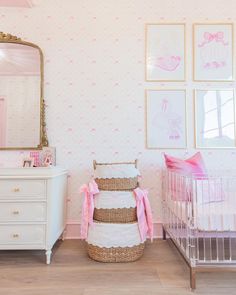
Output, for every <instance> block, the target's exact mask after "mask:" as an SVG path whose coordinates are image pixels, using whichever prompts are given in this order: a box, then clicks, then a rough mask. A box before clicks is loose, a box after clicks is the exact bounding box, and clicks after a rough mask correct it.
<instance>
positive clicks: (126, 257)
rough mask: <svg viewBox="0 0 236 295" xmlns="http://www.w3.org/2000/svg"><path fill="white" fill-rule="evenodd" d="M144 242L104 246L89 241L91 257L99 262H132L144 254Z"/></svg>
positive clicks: (88, 249)
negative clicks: (130, 244) (123, 245)
mask: <svg viewBox="0 0 236 295" xmlns="http://www.w3.org/2000/svg"><path fill="white" fill-rule="evenodd" d="M143 250H144V243H142V244H139V245H136V246H133V247H112V248H104V247H98V246H94V245H91V244H88V243H87V251H88V255H89V257H90V258H92V259H93V260H96V261H99V262H132V261H136V260H138V259H139V258H140V257H141V256H142V255H143Z"/></svg>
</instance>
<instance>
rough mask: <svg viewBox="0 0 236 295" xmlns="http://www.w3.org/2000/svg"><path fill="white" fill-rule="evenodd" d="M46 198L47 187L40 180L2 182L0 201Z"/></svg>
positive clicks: (0, 183) (0, 185) (0, 184)
mask: <svg viewBox="0 0 236 295" xmlns="http://www.w3.org/2000/svg"><path fill="white" fill-rule="evenodd" d="M24 197H27V198H45V197H46V185H45V181H44V180H40V179H36V180H33V179H29V180H24V179H11V180H0V199H6V198H24Z"/></svg>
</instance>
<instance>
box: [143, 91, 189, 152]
mask: <svg viewBox="0 0 236 295" xmlns="http://www.w3.org/2000/svg"><path fill="white" fill-rule="evenodd" d="M146 112H147V115H146V118H147V126H146V129H147V130H146V131H147V148H175V149H176V148H186V147H187V134H186V93H185V90H146Z"/></svg>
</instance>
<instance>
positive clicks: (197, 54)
mask: <svg viewBox="0 0 236 295" xmlns="http://www.w3.org/2000/svg"><path fill="white" fill-rule="evenodd" d="M193 36H194V38H193V76H194V77H193V78H194V80H195V81H232V80H233V24H195V25H194V26H193Z"/></svg>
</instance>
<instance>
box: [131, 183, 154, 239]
mask: <svg viewBox="0 0 236 295" xmlns="http://www.w3.org/2000/svg"><path fill="white" fill-rule="evenodd" d="M134 194H135V199H136V205H137V217H138V226H139V232H140V236H141V240H142V242H144V241H145V239H146V237H147V234H148V235H149V237H150V239H151V241H152V240H153V221H152V210H151V206H150V203H149V200H148V191H147V190H142V189H140V188H139V187H138V188H136V189H135V190H134Z"/></svg>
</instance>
